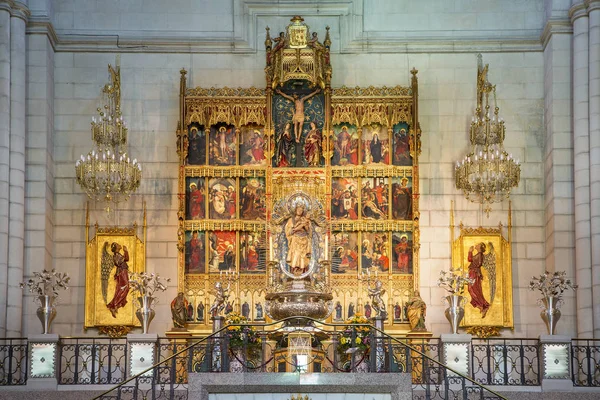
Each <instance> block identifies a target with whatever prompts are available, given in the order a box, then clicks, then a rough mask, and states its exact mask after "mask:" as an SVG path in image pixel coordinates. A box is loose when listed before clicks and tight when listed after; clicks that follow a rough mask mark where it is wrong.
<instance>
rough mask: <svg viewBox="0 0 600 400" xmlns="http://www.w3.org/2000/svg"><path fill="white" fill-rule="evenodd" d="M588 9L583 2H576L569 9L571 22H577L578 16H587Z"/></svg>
mask: <svg viewBox="0 0 600 400" xmlns="http://www.w3.org/2000/svg"><path fill="white" fill-rule="evenodd" d="M587 16H588V11H587V7H586V5H585V4H584V3H583V2H581V3H579V4H575V5H574V6H573V7H571V8H570V9H569V18H570V19H571V23H572V24H573V23H575V20H576V19H577V18H581V17H587Z"/></svg>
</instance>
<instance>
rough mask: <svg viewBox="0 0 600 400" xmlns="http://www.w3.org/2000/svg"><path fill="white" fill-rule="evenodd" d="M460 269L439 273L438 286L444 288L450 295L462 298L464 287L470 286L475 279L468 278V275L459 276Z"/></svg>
mask: <svg viewBox="0 0 600 400" xmlns="http://www.w3.org/2000/svg"><path fill="white" fill-rule="evenodd" d="M460 272H461V270H460V269H455V270H450V271H443V270H442V271H440V277H439V279H438V286H439V287H441V288H444V289H445V290H446V291H447V292H448V293H450V295H459V296H462V295H463V294H464V293H465V286H468V285H472V284H473V283H474V282H475V279H472V278H469V275H468V274H461V273H460Z"/></svg>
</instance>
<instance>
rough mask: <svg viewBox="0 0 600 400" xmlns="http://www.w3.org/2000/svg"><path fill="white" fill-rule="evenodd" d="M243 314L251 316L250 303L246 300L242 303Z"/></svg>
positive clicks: (247, 316)
mask: <svg viewBox="0 0 600 400" xmlns="http://www.w3.org/2000/svg"><path fill="white" fill-rule="evenodd" d="M242 316H243V317H246V318H250V304H248V302H247V301H244V304H242Z"/></svg>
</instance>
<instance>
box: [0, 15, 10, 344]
mask: <svg viewBox="0 0 600 400" xmlns="http://www.w3.org/2000/svg"><path fill="white" fill-rule="evenodd" d="M0 6H6V5H5V4H0ZM9 164H10V8H8V9H6V8H5V7H2V8H0V337H5V336H6V304H7V301H8V293H7V287H8V285H7V281H8V186H9V176H10V172H9V171H10V166H9Z"/></svg>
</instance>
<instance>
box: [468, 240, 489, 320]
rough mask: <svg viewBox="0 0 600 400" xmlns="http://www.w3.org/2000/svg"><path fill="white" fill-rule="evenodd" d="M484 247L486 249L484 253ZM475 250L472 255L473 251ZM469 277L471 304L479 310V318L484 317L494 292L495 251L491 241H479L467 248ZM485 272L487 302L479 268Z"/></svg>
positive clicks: (482, 277)
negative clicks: (487, 284) (488, 298)
mask: <svg viewBox="0 0 600 400" xmlns="http://www.w3.org/2000/svg"><path fill="white" fill-rule="evenodd" d="M486 249H487V250H488V252H487V254H486ZM474 250H477V253H476V254H475V255H474V254H473V251H474ZM468 261H469V262H470V264H469V278H471V279H473V281H474V282H473V284H471V285H469V294H470V295H471V305H472V306H473V307H475V308H477V309H479V310H480V311H481V318H485V316H486V314H487V312H488V310H489V308H490V303H492V302H493V301H494V296H495V294H496V252H495V251H494V246H493V244H492V243H491V242H488V245H487V246H486V244H485V243H483V242H481V243H479V244H477V245H475V246H471V247H470V248H469V257H468ZM482 267H483V268H484V269H485V270H486V272H487V275H488V279H489V285H490V301H489V302H488V301H487V300H486V298H485V296H484V294H483V287H482V283H483V279H484V276H483V273H482V272H481V268H482Z"/></svg>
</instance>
